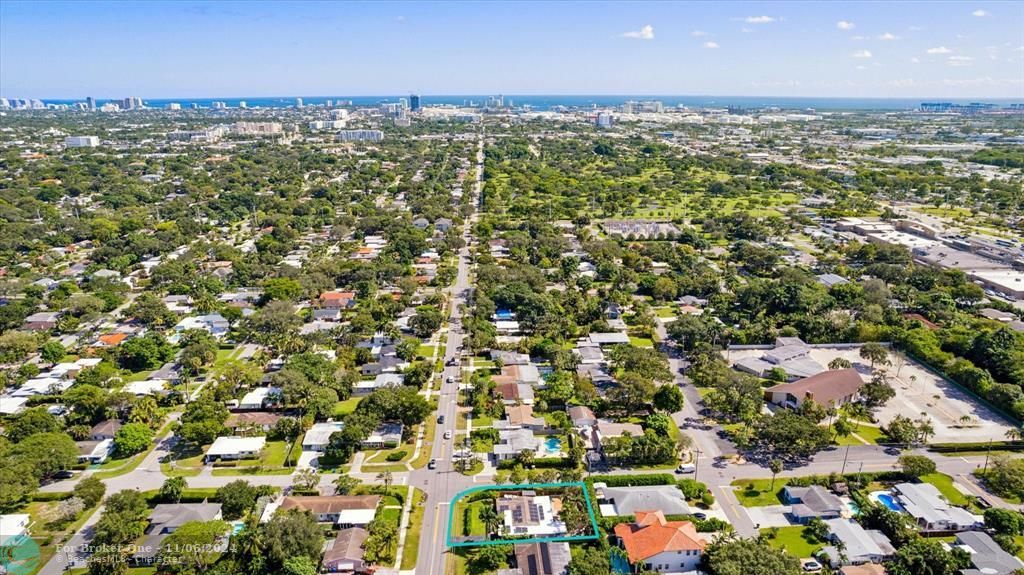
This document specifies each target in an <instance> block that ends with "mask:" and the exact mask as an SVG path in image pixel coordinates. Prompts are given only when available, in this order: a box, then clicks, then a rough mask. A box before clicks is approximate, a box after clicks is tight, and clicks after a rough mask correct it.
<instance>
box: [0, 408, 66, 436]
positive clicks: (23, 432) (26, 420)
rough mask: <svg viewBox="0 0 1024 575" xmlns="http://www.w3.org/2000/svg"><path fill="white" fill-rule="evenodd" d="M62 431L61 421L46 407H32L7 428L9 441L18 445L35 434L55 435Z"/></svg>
mask: <svg viewBox="0 0 1024 575" xmlns="http://www.w3.org/2000/svg"><path fill="white" fill-rule="evenodd" d="M62 429H63V425H61V421H60V420H59V419H57V417H56V416H55V415H53V414H52V413H50V412H49V411H47V410H46V408H45V407H30V408H28V409H26V410H25V411H23V412H21V414H19V415H18V416H17V417H15V418H14V421H12V422H11V424H10V425H8V426H7V439H10V440H11V441H12V442H14V443H18V442H19V441H21V440H22V439H25V438H26V437H28V436H29V435H32V434H33V433H53V432H57V431H61V430H62Z"/></svg>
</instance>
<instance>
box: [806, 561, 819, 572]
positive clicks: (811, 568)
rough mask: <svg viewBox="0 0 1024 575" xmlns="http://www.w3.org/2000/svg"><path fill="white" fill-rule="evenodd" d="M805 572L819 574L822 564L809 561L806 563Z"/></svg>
mask: <svg viewBox="0 0 1024 575" xmlns="http://www.w3.org/2000/svg"><path fill="white" fill-rule="evenodd" d="M803 570H804V573H817V572H819V571H821V563H818V562H817V561H815V560H813V559H809V560H807V561H804V565H803Z"/></svg>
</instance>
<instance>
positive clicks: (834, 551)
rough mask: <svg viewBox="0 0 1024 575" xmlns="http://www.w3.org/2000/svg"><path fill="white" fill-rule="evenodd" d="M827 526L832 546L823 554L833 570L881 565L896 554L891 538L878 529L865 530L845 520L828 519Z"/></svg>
mask: <svg viewBox="0 0 1024 575" xmlns="http://www.w3.org/2000/svg"><path fill="white" fill-rule="evenodd" d="M825 525H827V526H828V531H829V535H828V539H829V541H830V542H831V543H832V545H829V546H827V547H825V548H824V549H822V550H821V552H822V553H824V554H825V556H827V557H828V559H829V563H831V564H832V567H833V568H838V567H841V566H843V565H859V564H862V563H881V562H882V561H885V560H887V559H889V558H891V557H892V556H893V555H895V554H896V549H894V548H893V546H892V543H891V542H890V541H889V538H888V537H886V536H885V534H884V533H882V532H881V531H878V530H877V529H864V528H863V527H861V525H860V523H857V522H856V521H854V520H852V519H843V518H838V519H827V520H825ZM839 545H842V547H840V546H839ZM840 549H842V551H840Z"/></svg>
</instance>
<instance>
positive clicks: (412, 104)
mask: <svg viewBox="0 0 1024 575" xmlns="http://www.w3.org/2000/svg"><path fill="white" fill-rule="evenodd" d="M409 109H410V110H412V111H413V112H419V111H420V95H419V94H410V95H409Z"/></svg>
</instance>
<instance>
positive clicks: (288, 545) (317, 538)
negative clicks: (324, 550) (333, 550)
mask: <svg viewBox="0 0 1024 575" xmlns="http://www.w3.org/2000/svg"><path fill="white" fill-rule="evenodd" d="M262 529H263V547H262V552H263V554H264V557H265V558H266V565H267V568H268V569H269V570H270V572H273V571H276V570H277V569H280V568H281V567H282V566H283V565H284V562H285V561H287V560H288V559H290V558H293V557H299V556H304V557H307V558H309V559H310V561H313V562H315V563H317V564H319V562H320V548H321V547H322V546H323V532H322V531H321V529H320V526H319V525H318V524H317V522H316V518H315V517H313V516H312V515H311V514H310V513H309V512H308V511H299V510H297V509H288V510H286V511H283V512H281V511H279V512H277V513H275V514H274V517H273V518H272V519H271V520H270V521H269V522H267V523H266V524H265V525H264V526H263V528H262Z"/></svg>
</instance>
